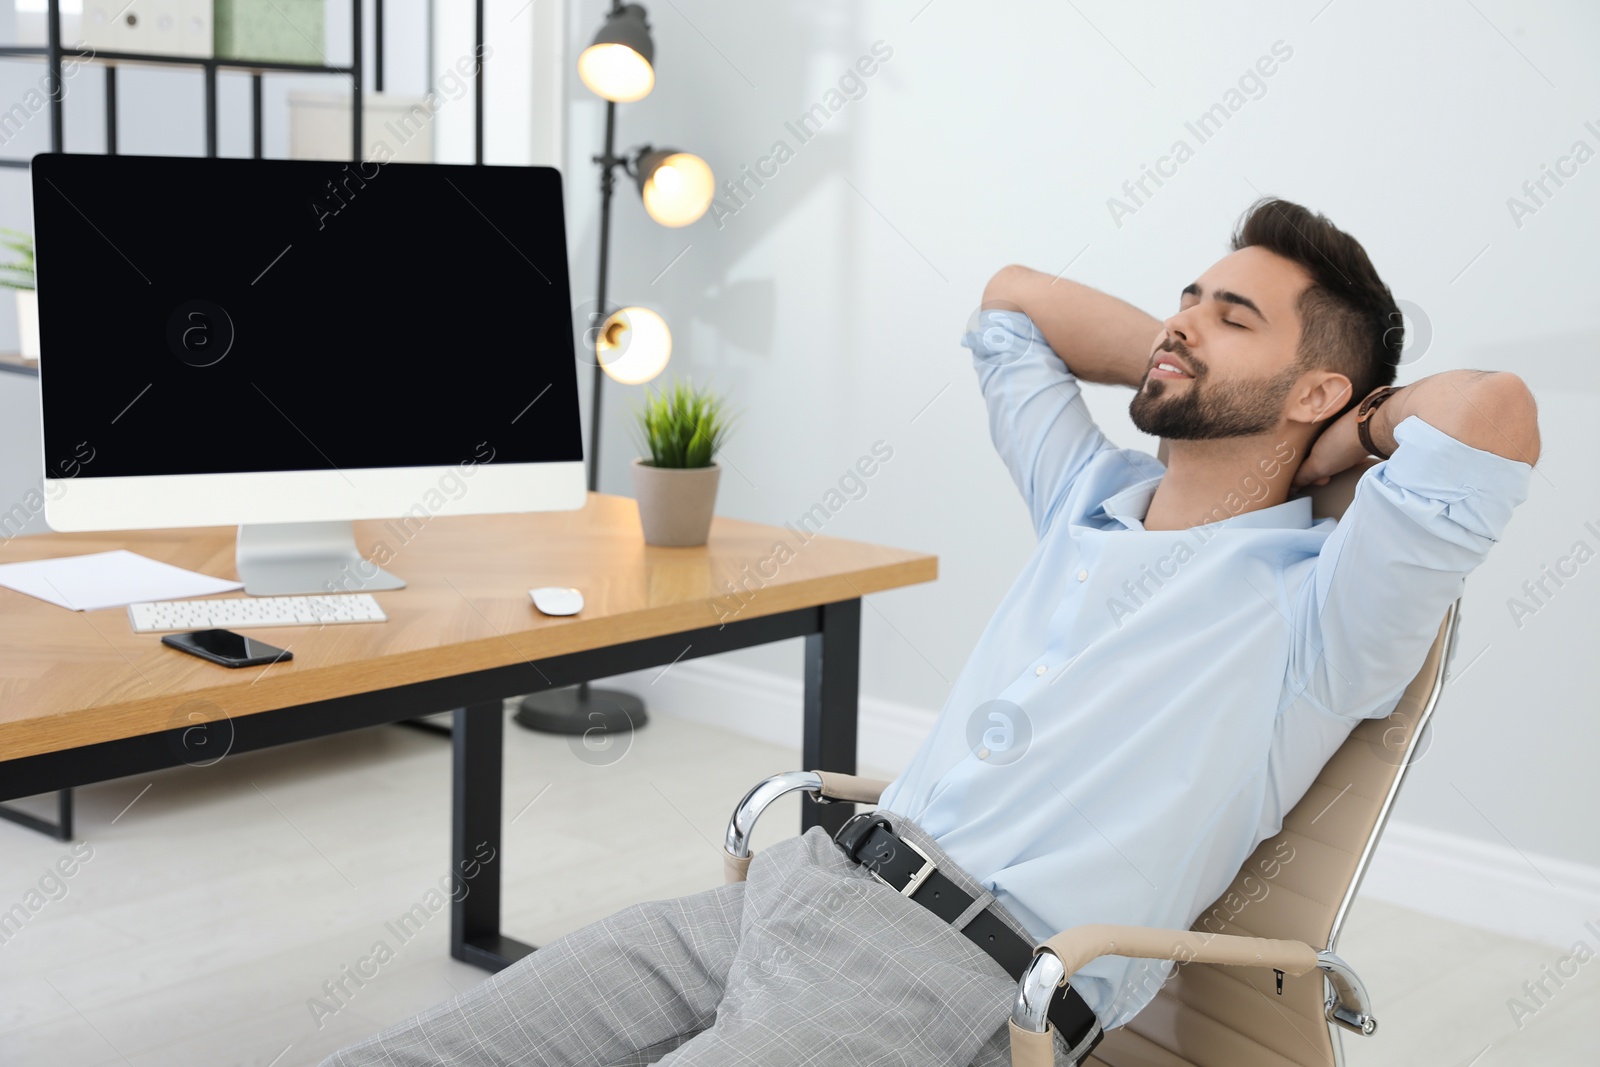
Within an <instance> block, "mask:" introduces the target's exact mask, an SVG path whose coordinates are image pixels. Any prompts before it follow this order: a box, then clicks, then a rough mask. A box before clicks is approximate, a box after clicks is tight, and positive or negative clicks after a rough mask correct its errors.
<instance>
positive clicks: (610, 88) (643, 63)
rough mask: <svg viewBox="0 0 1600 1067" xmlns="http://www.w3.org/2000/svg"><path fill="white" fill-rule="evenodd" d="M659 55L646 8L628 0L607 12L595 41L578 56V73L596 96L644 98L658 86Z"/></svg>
mask: <svg viewBox="0 0 1600 1067" xmlns="http://www.w3.org/2000/svg"><path fill="white" fill-rule="evenodd" d="M655 55H656V49H655V44H654V42H652V41H651V39H650V24H649V22H647V21H646V20H645V12H644V8H643V7H641V6H639V5H638V4H624V5H623V6H622V7H621V8H619V9H618V10H616V11H612V12H610V13H608V14H607V15H606V21H605V25H603V26H601V27H600V32H598V33H596V34H595V35H594V43H592V44H590V45H589V47H588V48H585V49H584V50H583V53H582V54H581V55H580V56H578V77H579V78H581V79H583V84H584V85H587V86H588V87H589V90H590V91H591V92H593V93H594V94H595V95H596V96H598V97H601V98H602V99H605V100H610V101H612V102H613V103H617V104H629V103H632V102H633V101H635V100H643V99H644V98H645V97H647V96H649V95H650V90H651V89H652V88H654V87H655V84H656V72H655V69H654V67H653V66H652V64H653V63H654V62H655Z"/></svg>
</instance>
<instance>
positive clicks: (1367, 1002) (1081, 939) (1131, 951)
mask: <svg viewBox="0 0 1600 1067" xmlns="http://www.w3.org/2000/svg"><path fill="white" fill-rule="evenodd" d="M1100 956H1126V957H1130V958H1136V959H1171V958H1177V959H1182V960H1184V961H1185V962H1197V963H1215V964H1225V965H1230V966H1240V967H1271V968H1273V969H1274V970H1278V971H1283V972H1286V973H1289V974H1304V973H1305V972H1307V971H1309V970H1311V969H1312V968H1313V967H1315V968H1316V969H1317V970H1319V971H1321V972H1322V974H1323V976H1324V978H1326V980H1327V982H1328V985H1329V986H1330V987H1331V989H1332V992H1331V994H1330V995H1329V997H1328V999H1327V1001H1326V1003H1325V1005H1324V1011H1325V1013H1326V1015H1327V1018H1328V1021H1329V1022H1331V1023H1334V1024H1336V1025H1338V1026H1340V1027H1343V1028H1344V1029H1346V1030H1349V1031H1351V1032H1352V1033H1357V1034H1362V1035H1368V1034H1371V1033H1373V1032H1374V1031H1376V1030H1377V1029H1378V1021H1377V1019H1375V1018H1373V1016H1372V1001H1371V999H1370V998H1369V997H1368V996H1367V989H1366V986H1365V985H1363V984H1362V982H1361V979H1360V977H1358V976H1357V975H1356V972H1355V970H1354V969H1353V968H1352V967H1351V966H1350V965H1349V964H1348V963H1346V962H1345V961H1344V960H1343V959H1341V958H1340V957H1339V956H1338V955H1337V954H1336V953H1334V952H1331V951H1328V950H1326V949H1325V950H1323V951H1321V952H1315V953H1313V950H1312V949H1311V948H1310V946H1308V945H1305V944H1303V943H1301V942H1298V941H1277V940H1271V939H1267V938H1258V937H1239V936H1233V935H1227V934H1201V933H1197V932H1195V931H1192V930H1182V931H1179V930H1155V929H1149V928H1144V927H1130V926H1083V927H1077V928H1075V929H1073V930H1067V931H1063V932H1062V933H1059V934H1057V935H1055V936H1054V937H1052V938H1050V939H1049V940H1047V941H1046V942H1045V943H1044V944H1043V945H1040V946H1039V947H1038V948H1037V949H1035V954H1034V957H1033V960H1032V961H1031V962H1030V963H1029V964H1028V966H1027V967H1026V968H1025V969H1024V970H1023V972H1022V977H1021V978H1020V979H1019V980H1018V982H1017V995H1016V1000H1015V1001H1014V1002H1013V1003H1012V1008H1011V1034H1012V1050H1013V1062H1015V1063H1022V1062H1025V1057H1033V1058H1038V1057H1042V1056H1043V1055H1044V1052H1045V1051H1046V1050H1048V1049H1049V1048H1050V1045H1049V1044H1048V1039H1047V1038H1041V1037H1040V1035H1048V1034H1049V1032H1050V1020H1049V1009H1050V1001H1051V998H1052V997H1054V996H1055V991H1056V988H1057V987H1058V986H1061V985H1065V984H1066V982H1067V979H1068V977H1069V976H1070V975H1072V974H1075V973H1077V971H1078V970H1080V969H1081V968H1082V967H1083V966H1084V964H1086V963H1088V962H1089V961H1090V960H1093V959H1097V958H1099V957H1100ZM1026 1062H1033V1059H1026ZM1038 1062H1048V1061H1047V1060H1044V1059H1039V1060H1038Z"/></svg>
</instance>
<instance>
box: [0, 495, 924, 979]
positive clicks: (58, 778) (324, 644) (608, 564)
mask: <svg viewBox="0 0 1600 1067" xmlns="http://www.w3.org/2000/svg"><path fill="white" fill-rule="evenodd" d="M356 537H357V542H358V543H359V544H360V545H361V547H362V548H363V549H364V550H366V551H367V552H368V554H369V555H373V554H381V553H379V551H378V546H379V545H380V544H381V545H383V546H385V547H386V548H387V550H388V556H387V559H388V562H387V563H386V564H385V566H386V567H387V568H388V569H390V570H392V571H393V572H394V573H396V574H398V575H400V576H401V577H403V578H405V579H406V581H407V582H408V583H409V584H408V586H407V588H405V589H401V590H396V591H393V592H383V593H378V594H376V596H377V598H378V600H379V602H380V603H381V604H382V605H383V609H384V611H385V612H386V613H387V614H388V616H389V621H388V622H387V623H377V624H354V625H343V626H325V627H317V626H306V627H274V628H270V629H262V630H253V631H245V632H249V633H252V634H254V635H256V636H259V637H261V638H262V639H264V640H266V641H268V642H270V643H272V644H275V645H278V646H280V647H287V648H289V649H290V650H291V651H292V652H293V653H294V659H293V660H291V661H288V662H285V663H279V664H274V665H272V666H270V667H266V668H248V669H242V670H229V669H227V668H224V667H220V666H216V665H214V664H211V663H207V662H206V661H204V660H201V659H198V658H196V657H194V656H189V655H185V654H183V653H181V652H178V651H176V650H173V649H169V648H166V647H165V646H163V645H161V644H160V635H159V634H136V633H133V632H132V630H131V628H130V627H129V624H128V619H127V613H126V611H124V610H122V609H109V610H106V611H95V612H70V611H66V610H63V609H62V608H59V607H56V606H54V605H51V604H47V603H45V602H43V601H41V600H36V599H34V598H32V597H28V596H24V595H22V594H20V593H16V592H13V591H11V590H9V589H3V588H0V801H3V800H11V799H15V798H16V797H22V796H30V795H33V794H37V793H45V792H50V791H54V790H60V789H66V788H70V787H72V786H78V785H85V784H88V783H90V782H99V781H105V780H107V779H111V778H120V777H124V776H126V775H131V774H141V773H146V772H148V771H152V770H156V769H160V768H165V767H176V766H179V765H183V764H189V765H193V766H210V765H212V764H214V763H216V762H217V761H218V760H220V759H222V758H225V756H226V755H227V754H228V753H232V752H245V751H250V750H252V749H258V748H265V747H269V746H271V745H279V744H285V743H288V742H291V741H300V740H305V739H308V738H313V737H322V736H326V735H328V734H333V733H339V732H342V731H345V730H352V729H358V728H361V727H366V726H375V725H379V724H382V723H389V722H396V721H399V720H404V719H410V718H415V717H417V716H420V715H426V714H433V713H436V712H441V711H451V710H453V711H454V712H455V718H454V729H453V731H452V735H453V746H454V772H453V780H454V785H453V805H454V813H453V824H452V826H453V833H452V839H453V840H452V868H453V869H457V868H456V867H455V864H457V863H459V862H461V861H464V860H466V859H468V857H469V856H470V855H471V854H472V852H473V850H474V849H475V848H481V846H482V844H483V843H484V842H487V843H489V844H490V845H491V846H492V847H494V848H495V850H496V854H498V853H499V849H500V844H501V842H500V806H501V796H500V781H501V765H502V741H503V734H504V729H505V715H504V712H503V709H502V702H503V701H504V700H505V698H507V697H511V696H516V695H518V694H523V693H532V692H537V691H539V690H543V689H549V688H553V687H557V686H564V685H572V684H574V683H577V682H580V681H586V680H589V679H592V678H600V677H605V676H607V675H612V674H619V673H622V672H624V671H630V670H640V669H643V668H646V667H651V666H660V665H664V664H668V663H672V662H674V661H676V660H680V659H694V658H696V657H699V656H707V655H713V654H715V653H718V652H726V651H729V650H731V649H735V648H745V647H749V646H751V645H757V644H764V643H767V642H771V641H780V640H784V639H786V638H790V637H798V636H804V637H805V638H806V667H805V719H804V731H803V737H802V739H801V748H802V757H801V761H802V765H803V768H804V769H808V770H809V769H822V770H837V771H846V772H853V771H855V769H856V710H857V687H858V671H859V655H860V624H861V599H860V598H861V597H862V596H864V595H865V594H867V593H873V592H878V591H881V590H885V589H893V588H896V587H899V586H904V585H911V584H914V583H917V582H925V581H930V580H932V579H933V578H934V577H936V576H937V571H938V561H937V559H936V558H935V557H933V556H929V555H924V554H922V553H918V552H909V551H904V550H901V549H894V548H884V547H880V546H877V545H869V544H863V543H861V542H855V541H844V540H840V539H838V538H833V537H823V536H816V537H813V538H812V539H811V540H809V541H806V542H804V543H802V542H801V540H800V537H799V536H798V535H797V534H796V533H795V532H794V531H791V530H789V529H786V528H783V527H775V526H762V525H757V524H754V523H747V522H739V521H735V520H732V519H724V518H718V519H717V520H716V521H715V522H714V524H713V525H712V529H711V538H710V541H709V543H708V544H707V545H706V546H704V547H702V548H656V547H652V546H649V545H646V544H645V543H644V540H643V535H642V534H641V532H640V528H639V515H638V510H637V508H636V506H635V504H634V502H633V501H632V500H630V499H627V498H625V497H614V496H606V495H603V494H598V493H592V494H590V497H589V502H588V504H587V506H586V507H584V508H583V509H582V510H580V511H571V512H549V513H542V514H533V515H497V516H472V517H463V518H445V517H432V518H429V519H427V520H425V521H423V520H415V519H414V520H411V524H410V526H409V527H402V525H401V523H400V522H399V520H393V521H390V522H376V521H374V522H358V523H357V524H356ZM780 543H781V545H782V546H784V547H783V548H781V549H780V548H779V545H780ZM233 546H234V530H233V528H232V527H225V528H205V529H191V530H154V531H131V532H118V533H97V534H44V535H40V536H36V537H19V538H14V539H12V540H10V541H7V542H4V543H3V545H0V562H12V561H17V560H24V559H43V558H48V557H53V556H65V555H76V554H80V553H87V552H99V551H104V550H106V549H111V548H128V549H131V550H133V551H135V552H140V553H142V554H144V555H147V556H150V557H152V558H154V559H159V560H163V561H165V562H168V563H173V564H176V565H178V566H181V567H189V568H192V569H194V570H198V571H204V572H205V573H208V574H216V575H225V576H230V577H231V576H233V575H234V569H233ZM541 585H575V586H577V587H578V588H580V589H581V590H582V591H583V593H584V599H585V606H584V610H583V612H582V613H581V614H579V615H576V616H572V617H569V618H548V617H545V616H542V615H540V614H539V613H538V612H536V611H535V610H534V608H533V606H532V604H531V602H530V601H529V598H528V590H529V589H530V588H532V587H535V586H541ZM229 595H235V596H237V595H240V594H237V593H235V594H229ZM752 784H754V783H753V782H752ZM735 800H737V798H736V797H735V798H730V800H729V804H730V810H731V805H732V803H733V802H734V801H735ZM802 812H803V814H802V828H804V827H807V826H810V825H821V826H824V827H825V828H827V829H829V831H830V832H831V831H832V830H835V829H837V827H838V826H839V825H840V824H842V823H843V822H844V820H845V819H846V818H848V817H849V816H850V815H851V814H852V812H853V806H852V805H849V804H830V805H827V806H825V807H819V806H817V805H811V804H808V805H803V806H802ZM479 854H482V853H479ZM499 866H500V865H498V864H490V865H487V866H485V867H484V869H483V872H482V873H481V874H480V875H479V876H478V878H477V879H476V880H475V881H474V883H473V891H472V892H471V893H470V894H467V895H466V897H465V898H464V899H462V900H459V901H453V902H452V905H451V909H452V914H451V922H452V927H451V953H452V955H454V956H455V957H456V958H457V959H461V960H465V961H467V962H471V963H476V964H478V965H479V966H484V967H488V968H490V969H498V968H499V967H503V966H505V965H506V964H508V963H510V962H512V961H513V960H515V959H517V958H520V957H521V956H523V955H526V954H527V953H528V952H530V951H532V947H531V946H529V945H526V944H523V943H521V942H518V941H515V940H513V939H511V938H507V937H504V936H503V935H502V934H501V933H500V874H499Z"/></svg>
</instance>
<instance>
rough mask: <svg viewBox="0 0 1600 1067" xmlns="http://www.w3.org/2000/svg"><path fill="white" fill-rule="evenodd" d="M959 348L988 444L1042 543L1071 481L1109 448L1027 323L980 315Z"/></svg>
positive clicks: (1061, 366) (1009, 315)
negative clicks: (967, 358) (977, 395)
mask: <svg viewBox="0 0 1600 1067" xmlns="http://www.w3.org/2000/svg"><path fill="white" fill-rule="evenodd" d="M961 343H962V344H963V345H965V346H966V347H967V348H970V349H972V361H973V366H974V367H975V368H976V369H977V372H978V385H979V388H981V389H982V391H983V397H984V401H985V402H986V403H987V404H988V407H989V436H990V438H991V439H992V440H993V441H994V445H995V449H996V450H997V451H998V452H999V453H1000V458H1001V459H1002V460H1004V461H1005V465H1006V467H1007V469H1008V470H1010V471H1011V477H1012V480H1013V481H1015V482H1016V484H1017V488H1018V489H1020V490H1021V491H1022V498H1023V500H1024V501H1025V502H1026V503H1027V505H1028V511H1029V513H1030V514H1031V515H1032V517H1033V528H1034V532H1035V533H1036V534H1041V535H1042V534H1043V533H1044V531H1045V528H1046V527H1047V526H1048V525H1049V522H1050V518H1051V516H1052V515H1053V514H1054V512H1055V510H1056V507H1057V505H1059V504H1060V502H1061V500H1062V499H1063V497H1065V495H1066V492H1067V489H1068V488H1069V487H1070V486H1071V484H1072V481H1073V479H1074V478H1076V477H1077V476H1078V474H1079V473H1080V472H1081V471H1082V470H1083V468H1084V467H1085V466H1086V465H1087V464H1088V462H1089V460H1090V459H1092V458H1094V456H1095V454H1096V453H1097V452H1099V451H1100V450H1101V449H1105V448H1110V447H1112V446H1111V443H1110V442H1109V441H1108V440H1107V439H1106V437H1105V435H1104V434H1103V433H1101V432H1100V428H1099V427H1098V426H1096V425H1095V423H1094V420H1093V419H1092V418H1090V416H1089V409H1088V407H1087V406H1085V404H1084V402H1083V396H1082V394H1081V391H1080V390H1079V388H1078V379H1077V378H1076V377H1075V376H1074V375H1073V374H1072V372H1071V371H1070V370H1068V369H1067V366H1066V364H1065V363H1063V362H1062V360H1061V357H1059V356H1057V355H1056V353H1055V351H1054V350H1053V349H1051V347H1050V345H1049V343H1048V342H1047V341H1045V339H1044V334H1042V333H1040V332H1039V328H1038V327H1037V326H1035V325H1034V323H1033V320H1032V319H1030V318H1029V317H1028V316H1026V315H1024V314H1022V313H1021V312H1016V311H1000V310H995V311H984V312H981V313H980V315H979V321H978V329H976V330H974V331H972V332H971V333H968V334H967V335H966V336H965V337H963V338H962V341H961Z"/></svg>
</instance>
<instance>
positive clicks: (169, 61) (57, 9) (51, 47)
mask: <svg viewBox="0 0 1600 1067" xmlns="http://www.w3.org/2000/svg"><path fill="white" fill-rule="evenodd" d="M373 7H374V11H375V14H376V17H375V18H374V20H373V21H374V23H375V26H374V38H375V40H374V45H373V60H374V62H373V75H374V77H373V89H374V91H376V92H380V93H381V92H383V74H384V65H383V36H384V20H383V0H373ZM361 8H362V0H350V40H351V49H350V51H351V61H350V65H349V66H346V67H340V66H316V65H312V64H305V63H277V62H273V61H271V60H257V59H221V58H216V57H207V56H173V55H162V54H159V53H145V52H95V51H93V50H92V49H87V48H66V47H63V46H62V44H61V0H48V4H47V11H46V22H47V28H46V41H47V42H48V43H46V44H44V45H42V46H41V45H5V46H0V59H5V58H13V59H15V58H33V57H42V58H43V59H44V61H45V65H46V67H47V68H48V75H49V79H50V85H51V87H52V91H51V93H50V151H52V152H61V151H63V150H64V149H63V133H62V106H61V102H62V96H63V94H62V92H61V67H62V61H63V60H65V59H68V58H71V59H80V60H84V61H87V62H90V63H103V64H105V70H106V77H105V92H106V103H105V106H106V154H107V155H116V153H117V65H118V64H121V63H130V64H148V65H154V66H182V67H200V68H201V69H202V70H204V71H205V87H206V88H205V105H206V117H205V124H206V155H207V156H208V157H213V158H214V157H215V156H216V154H217V72H218V71H219V70H244V71H249V72H250V118H251V152H252V155H253V158H255V159H260V158H261V76H262V75H263V74H269V73H274V74H342V75H344V76H345V77H347V78H349V79H350V158H351V159H352V160H354V161H356V162H360V160H361V146H362V133H363V130H362V128H361V127H362V116H363V100H364V97H365V90H364V89H363V87H362V68H363V63H362V53H363V52H365V51H366V47H365V46H366V41H365V39H364V37H363V26H362V18H361V15H362V11H361ZM429 17H430V18H431V17H432V5H431V4H430V5H429ZM473 18H474V41H473V44H474V49H473V58H474V60H475V64H476V65H475V68H474V69H475V73H474V75H473V93H474V101H475V104H476V107H475V109H474V116H473V162H474V163H479V164H481V163H482V162H483V58H484V57H483V0H474V3H473ZM28 165H29V160H26V159H0V167H19V168H20V167H27V166H28Z"/></svg>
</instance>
